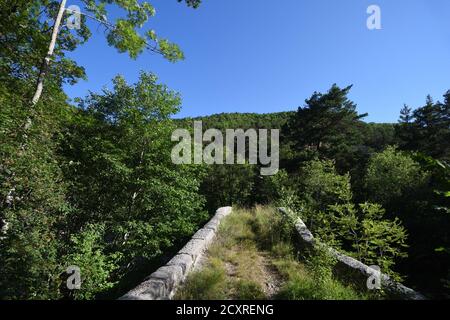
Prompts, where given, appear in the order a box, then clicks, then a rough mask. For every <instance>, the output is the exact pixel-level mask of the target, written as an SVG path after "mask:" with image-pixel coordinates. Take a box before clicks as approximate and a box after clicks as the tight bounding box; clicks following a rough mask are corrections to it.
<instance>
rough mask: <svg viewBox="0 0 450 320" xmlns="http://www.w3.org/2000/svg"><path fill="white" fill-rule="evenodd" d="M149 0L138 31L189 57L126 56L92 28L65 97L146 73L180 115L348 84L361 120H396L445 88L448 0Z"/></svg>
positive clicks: (287, 105)
mask: <svg viewBox="0 0 450 320" xmlns="http://www.w3.org/2000/svg"><path fill="white" fill-rule="evenodd" d="M149 2H151V3H152V4H153V5H154V6H155V8H156V10H157V15H156V17H155V18H153V19H151V20H150V21H149V23H148V24H147V25H146V27H145V28H144V30H146V29H155V30H156V31H157V33H158V34H159V35H161V36H164V37H167V38H169V39H170V40H171V41H173V42H176V43H177V44H179V45H180V46H181V48H182V49H183V51H184V53H185V55H186V60H184V61H182V62H178V63H175V64H172V63H170V62H167V61H165V60H164V59H163V58H162V57H160V56H158V55H155V54H151V53H144V54H143V55H141V56H140V57H139V58H138V59H137V60H131V59H130V58H129V57H128V55H127V54H119V53H118V52H117V51H116V50H115V49H114V48H110V47H108V46H107V44H106V41H105V39H104V34H103V31H102V29H101V28H98V27H97V26H95V25H93V27H92V32H93V37H92V38H91V39H90V41H89V42H88V43H86V44H85V45H83V46H82V47H80V48H78V49H77V50H76V51H75V52H73V53H71V54H70V56H71V57H72V58H74V59H75V60H76V61H77V62H78V63H79V64H80V65H82V66H84V67H85V68H86V72H87V75H88V81H80V82H79V83H78V84H76V85H74V86H67V87H66V92H67V93H68V95H69V96H70V97H72V98H73V97H78V96H85V95H86V94H87V93H88V91H89V90H91V91H99V90H101V88H102V87H103V86H110V85H111V81H110V80H111V79H112V78H113V77H114V76H115V75H116V74H122V75H124V76H125V78H126V79H127V81H129V82H134V81H136V79H137V78H138V75H139V72H140V70H146V71H152V72H154V73H156V74H157V75H158V76H159V78H160V81H161V82H163V83H165V84H167V85H168V86H169V87H170V88H172V89H174V90H176V91H178V92H180V93H181V95H182V97H183V105H182V111H181V112H180V113H179V114H178V115H177V117H185V116H198V115H208V114H214V113H221V112H258V113H267V112H278V111H287V110H296V109H297V107H298V106H300V105H303V104H304V100H305V99H306V98H308V97H309V96H310V95H311V94H312V93H313V92H314V91H326V90H327V89H328V88H329V87H330V86H331V85H332V84H333V83H337V84H338V85H340V86H346V85H349V84H353V85H354V87H353V89H352V91H351V94H350V98H351V99H352V100H354V101H355V102H356V103H357V105H358V111H359V112H360V113H365V112H367V113H369V117H368V118H367V119H366V120H367V121H373V122H395V121H397V119H398V114H399V110H400V109H401V107H402V106H403V104H404V103H407V104H409V105H411V106H413V107H418V106H421V105H422V104H423V102H424V101H425V97H426V95H427V94H431V95H432V96H433V97H434V98H435V99H441V97H442V94H444V92H445V91H447V90H448V89H450V19H449V18H448V17H449V14H450V1H448V0H395V1H392V0H371V1H366V0H339V1H336V0H280V1H269V0H203V3H202V5H201V7H200V8H199V9H197V10H193V9H190V8H187V7H186V6H185V5H184V4H180V3H178V2H177V1H176V0H153V1H149ZM76 3H77V2H76V1H72V2H70V1H68V4H69V5H70V4H76ZM371 4H377V5H379V6H380V8H381V13H382V17H381V18H382V30H373V31H370V30H368V29H367V28H366V20H367V17H368V14H367V13H366V9H367V7H368V6H369V5H371ZM117 13H118V12H113V14H117Z"/></svg>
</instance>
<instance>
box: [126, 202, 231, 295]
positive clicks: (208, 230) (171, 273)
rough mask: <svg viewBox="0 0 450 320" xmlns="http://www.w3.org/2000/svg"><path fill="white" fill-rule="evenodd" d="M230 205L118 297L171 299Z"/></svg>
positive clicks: (203, 250) (196, 261)
mask: <svg viewBox="0 0 450 320" xmlns="http://www.w3.org/2000/svg"><path fill="white" fill-rule="evenodd" d="M231 210H232V208H231V207H223V208H219V209H218V210H217V211H216V214H215V215H214V217H213V218H212V219H211V220H210V221H209V222H208V223H207V224H206V225H205V226H204V227H203V228H202V229H200V230H198V231H197V232H196V233H195V234H194V235H193V236H192V238H191V240H190V241H189V242H188V243H186V245H185V246H184V247H183V248H182V249H181V250H180V251H178V253H177V254H176V255H175V256H174V257H173V258H172V259H171V260H170V261H169V262H168V263H167V264H166V265H165V266H163V267H161V268H159V269H158V270H156V271H155V272H154V273H152V274H151V275H150V276H148V277H147V278H146V279H145V280H144V281H143V282H142V283H141V284H140V285H138V286H137V287H136V288H134V289H132V290H131V291H129V292H128V293H126V294H125V295H123V296H122V297H120V298H119V299H120V300H167V299H171V298H172V297H173V296H174V295H175V293H176V290H177V289H178V287H179V286H180V285H181V284H182V283H183V282H184V281H185V279H186V277H187V276H188V274H189V273H190V272H191V271H192V270H193V269H194V268H195V267H196V266H197V265H198V262H199V261H200V258H201V257H202V255H203V254H204V253H205V251H206V250H207V249H208V247H209V245H210V244H211V242H212V241H213V239H214V237H215V236H216V232H217V230H218V228H219V225H220V222H221V221H222V219H223V218H225V217H226V216H227V215H229V214H230V213H231Z"/></svg>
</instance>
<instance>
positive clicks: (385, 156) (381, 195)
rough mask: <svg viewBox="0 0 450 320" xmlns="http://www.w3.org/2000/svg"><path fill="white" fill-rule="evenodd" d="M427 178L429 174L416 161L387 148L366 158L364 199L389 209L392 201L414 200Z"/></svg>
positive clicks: (394, 149)
mask: <svg viewBox="0 0 450 320" xmlns="http://www.w3.org/2000/svg"><path fill="white" fill-rule="evenodd" d="M428 179H429V173H428V172H425V171H423V170H422V168H421V166H420V164H419V163H417V162H416V161H415V160H414V159H412V158H411V157H410V156H408V155H407V154H404V153H402V152H401V151H398V150H397V149H396V148H395V147H388V148H386V150H384V151H383V152H381V153H377V154H375V155H373V156H372V158H371V159H370V160H369V164H368V167H367V172H366V175H365V180H364V181H365V187H366V190H367V197H368V199H370V200H371V201H373V202H377V203H381V204H382V205H384V206H388V207H390V208H392V205H393V203H394V201H401V200H405V197H407V198H408V199H414V198H415V197H416V195H417V194H418V191H420V190H421V188H423V187H424V186H425V185H426V184H427V182H428ZM396 208H398V206H396Z"/></svg>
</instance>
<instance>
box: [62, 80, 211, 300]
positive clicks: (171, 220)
mask: <svg viewBox="0 0 450 320" xmlns="http://www.w3.org/2000/svg"><path fill="white" fill-rule="evenodd" d="M113 84H114V88H113V90H105V91H103V92H102V93H100V94H95V93H92V94H91V95H89V96H88V97H86V98H85V99H82V100H80V101H79V108H78V111H76V112H75V113H76V115H75V116H74V117H73V119H72V120H71V121H70V123H69V124H68V126H67V127H68V129H67V132H66V133H65V134H64V136H65V137H66V140H65V142H64V144H63V149H62V151H61V152H62V156H63V157H64V159H65V165H64V167H63V168H64V176H65V180H66V181H70V188H69V190H68V192H67V194H68V198H69V199H70V202H71V203H72V204H73V206H75V207H76V209H77V214H76V215H73V216H71V217H70V219H69V222H68V223H69V226H70V230H71V232H72V233H74V235H75V237H76V238H75V239H76V241H78V243H84V244H85V245H86V246H92V244H93V242H92V241H89V239H91V238H90V237H92V233H86V230H91V232H95V233H94V234H95V236H96V237H98V238H99V239H98V240H96V243H97V244H98V245H97V246H96V247H93V248H89V247H88V249H85V250H84V251H81V252H80V248H78V247H77V248H76V249H77V250H75V251H74V252H73V253H72V257H74V258H76V259H75V261H70V259H66V260H68V263H69V264H76V262H77V261H83V265H89V261H90V257H91V256H92V258H95V259H97V258H96V255H93V253H92V252H95V251H99V252H101V253H102V255H104V258H103V260H94V261H93V265H94V263H96V264H95V265H97V266H105V269H104V270H103V271H102V270H100V271H102V272H100V271H95V272H93V274H95V275H96V276H98V277H99V279H104V277H103V276H101V275H102V274H103V273H104V272H108V274H109V276H108V277H107V279H108V281H110V282H113V283H114V282H116V281H119V280H121V279H122V278H123V277H124V276H126V275H127V274H128V273H130V272H132V271H134V270H135V269H136V268H139V267H140V266H141V265H142V264H148V263H150V262H154V261H155V259H156V258H158V257H159V256H160V255H161V254H162V253H163V252H165V251H166V250H168V249H169V248H171V247H172V246H174V245H175V244H178V243H179V242H180V241H182V240H183V239H185V237H187V236H189V235H191V234H192V233H193V232H194V231H195V230H196V229H197V228H198V226H199V224H200V223H201V222H203V221H204V220H205V219H206V217H207V214H206V212H204V211H203V209H202V208H203V204H204V200H203V197H202V196H200V195H199V187H200V182H201V179H202V177H203V174H204V168H203V167H201V166H195V165H176V164H173V163H172V161H171V156H170V154H171V150H172V147H173V146H174V143H173V142H172V141H171V134H172V132H173V130H174V129H175V126H174V124H173V122H172V120H170V117H171V116H172V115H173V114H174V113H176V112H178V110H179V105H180V97H179V95H178V94H177V93H175V92H173V91H172V90H169V89H168V88H167V87H166V86H165V85H163V84H159V83H158V82H157V78H156V76H155V75H153V74H150V73H142V74H141V76H140V78H139V82H138V83H136V84H133V85H130V84H127V83H126V82H125V80H124V79H123V78H122V77H120V76H118V77H116V78H115V79H114V80H113ZM86 236H88V238H86ZM77 239H78V240H77ZM102 247H103V248H102ZM111 254H114V256H116V257H118V258H117V259H116V260H114V261H113V264H114V265H116V268H115V269H114V270H113V271H114V272H112V271H108V270H109V269H108V268H109V266H110V265H111V263H109V262H108V261H109V260H110V258H109V256H110V255H111ZM102 277H103V278H102ZM104 281H105V280H101V282H102V283H104ZM91 284H92V286H91V289H92V290H94V291H92V292H89V291H87V292H83V291H80V295H81V294H84V295H82V296H81V297H83V296H85V295H89V296H90V295H92V294H98V293H101V287H97V289H96V287H95V285H96V283H95V282H94V283H92V280H91ZM107 286H108V285H104V286H103V287H107ZM82 290H84V289H82ZM86 290H88V289H86Z"/></svg>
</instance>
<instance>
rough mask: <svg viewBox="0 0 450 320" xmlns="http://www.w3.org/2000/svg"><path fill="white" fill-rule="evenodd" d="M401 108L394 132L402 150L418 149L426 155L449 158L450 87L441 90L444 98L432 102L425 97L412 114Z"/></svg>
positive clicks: (429, 98)
mask: <svg viewBox="0 0 450 320" xmlns="http://www.w3.org/2000/svg"><path fill="white" fill-rule="evenodd" d="M407 111H408V112H410V109H409V110H405V108H403V109H402V111H401V117H400V125H399V127H398V128H397V134H398V136H399V138H400V140H401V141H402V143H401V147H402V148H403V149H406V150H417V151H421V152H423V153H425V154H427V155H428V156H431V157H434V158H437V159H443V160H449V159H450V91H448V92H447V93H446V94H444V102H443V103H442V102H439V101H438V102H434V101H433V99H432V98H431V96H428V97H427V100H426V104H425V105H424V106H423V107H420V108H417V109H416V110H414V111H413V112H412V114H410V113H408V114H404V113H405V112H407Z"/></svg>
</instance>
